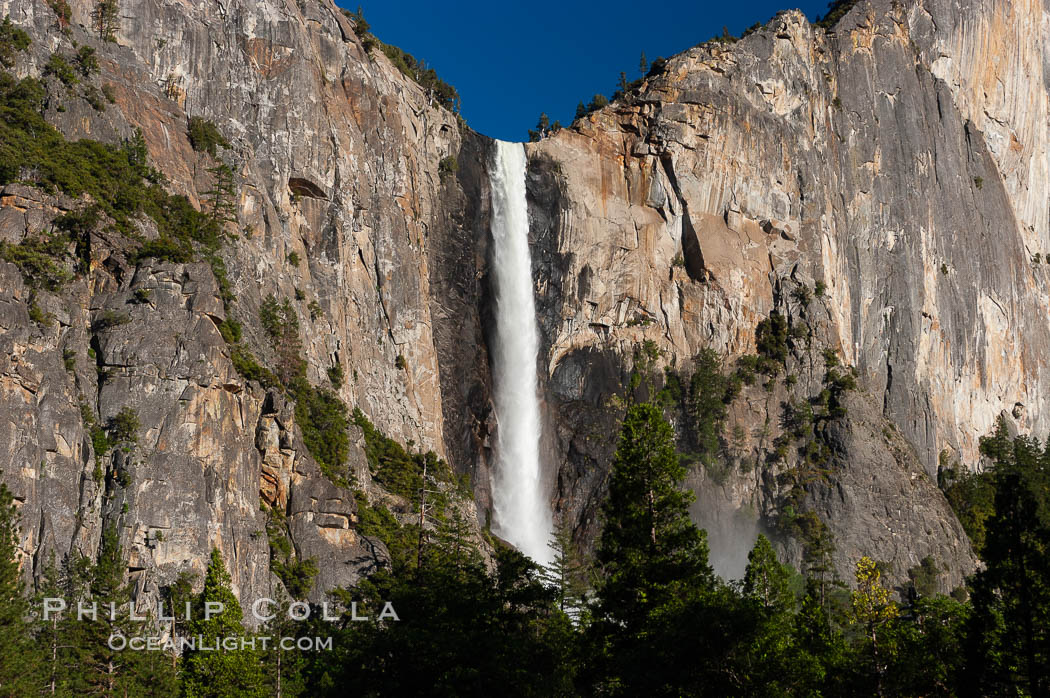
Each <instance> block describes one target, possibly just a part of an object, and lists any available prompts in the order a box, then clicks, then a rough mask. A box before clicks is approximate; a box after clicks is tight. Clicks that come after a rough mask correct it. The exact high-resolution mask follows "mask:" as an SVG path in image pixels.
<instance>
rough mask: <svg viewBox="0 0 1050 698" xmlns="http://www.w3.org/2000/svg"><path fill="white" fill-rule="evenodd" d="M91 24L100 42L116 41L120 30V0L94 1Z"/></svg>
mask: <svg viewBox="0 0 1050 698" xmlns="http://www.w3.org/2000/svg"><path fill="white" fill-rule="evenodd" d="M91 22H92V24H93V25H94V27H95V31H97V32H98V38H99V39H101V40H102V41H114V42H115V41H116V40H117V30H118V29H119V28H120V0H95V8H94V9H93V10H92V11H91Z"/></svg>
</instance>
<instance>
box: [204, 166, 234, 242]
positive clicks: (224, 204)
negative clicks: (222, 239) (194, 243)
mask: <svg viewBox="0 0 1050 698" xmlns="http://www.w3.org/2000/svg"><path fill="white" fill-rule="evenodd" d="M208 174H210V175H211V176H212V177H213V178H214V180H215V183H214V184H213V185H212V188H211V189H210V190H208V191H206V192H204V195H205V196H206V197H207V198H206V199H205V203H206V206H207V209H208V215H209V217H210V218H211V222H212V225H213V226H214V227H215V229H216V230H222V228H223V225H224V224H226V223H236V222H237V201H236V197H237V185H236V183H235V181H234V174H233V170H232V169H230V166H229V165H227V164H226V163H221V164H219V165H217V166H216V167H212V168H209V169H208Z"/></svg>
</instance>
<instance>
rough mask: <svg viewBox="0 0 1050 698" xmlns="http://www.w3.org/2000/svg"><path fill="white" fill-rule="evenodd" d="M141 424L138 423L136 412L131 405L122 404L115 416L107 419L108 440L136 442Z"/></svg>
mask: <svg viewBox="0 0 1050 698" xmlns="http://www.w3.org/2000/svg"><path fill="white" fill-rule="evenodd" d="M140 428H142V425H141V424H140V423H139V416H138V413H137V412H135V410H134V409H133V408H131V407H128V406H124V407H122V408H121V409H120V412H118V413H117V414H116V415H115V416H113V417H111V418H110V420H109V428H108V430H107V431H108V432H109V440H110V442H111V443H114V444H118V443H123V442H131V443H136V442H138V440H139V438H138V433H139V429H140Z"/></svg>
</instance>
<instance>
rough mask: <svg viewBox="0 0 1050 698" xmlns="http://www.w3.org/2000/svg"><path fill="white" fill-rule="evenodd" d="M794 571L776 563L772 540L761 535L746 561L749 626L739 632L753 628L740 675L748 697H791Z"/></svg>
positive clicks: (744, 600)
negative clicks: (747, 686) (745, 683)
mask: <svg viewBox="0 0 1050 698" xmlns="http://www.w3.org/2000/svg"><path fill="white" fill-rule="evenodd" d="M790 576H791V569H790V568H789V567H786V566H785V565H782V564H781V563H780V561H779V560H777V556H776V553H775V552H774V551H773V546H772V545H771V544H770V542H769V539H768V538H766V537H765V536H763V535H759V536H758V539H757V540H756V541H755V545H754V547H753V548H752V549H751V552H750V554H749V555H748V557H747V569H746V570H745V572H744V580H743V584H742V587H741V588H742V591H743V605H744V608H745V610H746V611H747V612H749V616H750V617H749V622H748V623H747V624H745V625H744V627H741V628H739V629H738V630H737V632H739V633H746V632H747V630H748V628H749V627H750V628H752V629H753V631H752V634H751V637H750V638H748V640H747V642H746V649H745V651H744V653H743V654H742V659H741V662H740V664H741V670H740V672H739V673H740V674H741V675H742V676H744V677H745V680H746V682H747V684H748V685H750V689H749V690H748V691H747V692H748V693H754V694H759V693H764V694H766V695H778V694H785V695H786V694H789V693H792V691H791V690H790V689H791V688H795V686H792V683H791V681H790V678H791V676H792V672H791V667H790V666H789V650H790V648H791V644H792V633H791V621H792V619H793V614H794V610H795V597H794V595H793V594H792V593H791V588H790V585H789V580H790Z"/></svg>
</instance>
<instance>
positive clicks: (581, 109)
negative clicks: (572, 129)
mask: <svg viewBox="0 0 1050 698" xmlns="http://www.w3.org/2000/svg"><path fill="white" fill-rule="evenodd" d="M585 116H587V107H586V106H584V104H583V102H580V103H579V104H577V105H576V116H575V117H574V119H573V120H574V121H575V120H576V119H582V118H583V117H585Z"/></svg>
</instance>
